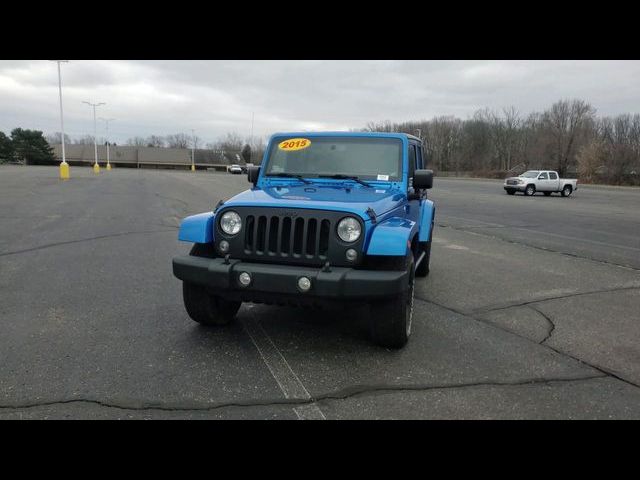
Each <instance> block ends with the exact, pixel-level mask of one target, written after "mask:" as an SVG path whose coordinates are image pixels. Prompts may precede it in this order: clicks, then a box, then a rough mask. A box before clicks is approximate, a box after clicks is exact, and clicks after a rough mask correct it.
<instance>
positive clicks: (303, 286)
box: [298, 277, 311, 292]
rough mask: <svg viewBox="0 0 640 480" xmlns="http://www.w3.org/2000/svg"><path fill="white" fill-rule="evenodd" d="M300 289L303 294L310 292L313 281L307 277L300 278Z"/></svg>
mask: <svg viewBox="0 0 640 480" xmlns="http://www.w3.org/2000/svg"><path fill="white" fill-rule="evenodd" d="M298 288H299V289H300V290H302V291H303V292H308V291H309V289H310V288H311V280H309V279H308V278H307V277H300V278H299V279H298Z"/></svg>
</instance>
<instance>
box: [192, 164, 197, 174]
mask: <svg viewBox="0 0 640 480" xmlns="http://www.w3.org/2000/svg"><path fill="white" fill-rule="evenodd" d="M191 171H192V172H195V171H196V166H195V165H194V164H193V163H192V164H191Z"/></svg>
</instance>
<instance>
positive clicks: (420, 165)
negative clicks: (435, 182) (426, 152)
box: [416, 146, 424, 169]
mask: <svg viewBox="0 0 640 480" xmlns="http://www.w3.org/2000/svg"><path fill="white" fill-rule="evenodd" d="M416 168H417V169H420V168H424V161H423V160H422V147H421V146H418V156H417V158H416Z"/></svg>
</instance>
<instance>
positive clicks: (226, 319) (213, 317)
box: [182, 243, 242, 325]
mask: <svg viewBox="0 0 640 480" xmlns="http://www.w3.org/2000/svg"><path fill="white" fill-rule="evenodd" d="M189 255H192V256H194V257H205V258H215V256H216V255H215V250H214V248H213V244H211V243H196V244H194V245H193V247H192V248H191V251H190V252H189ZM182 299H183V301H184V307H185V309H186V310H187V313H188V314H189V317H191V319H192V320H194V321H196V322H198V323H200V324H202V325H227V324H228V323H231V322H232V321H233V320H234V318H235V316H236V313H238V310H239V309H240V305H241V304H242V302H230V301H228V300H225V299H224V298H221V297H218V296H216V295H211V294H210V293H209V292H208V291H207V289H206V288H205V287H203V286H202V285H196V284H194V283H189V282H182Z"/></svg>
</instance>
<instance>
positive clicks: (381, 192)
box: [376, 190, 387, 193]
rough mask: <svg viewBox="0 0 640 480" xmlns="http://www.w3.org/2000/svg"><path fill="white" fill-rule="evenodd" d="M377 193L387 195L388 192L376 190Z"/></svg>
mask: <svg viewBox="0 0 640 480" xmlns="http://www.w3.org/2000/svg"><path fill="white" fill-rule="evenodd" d="M376 193H387V191H386V190H376Z"/></svg>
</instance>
